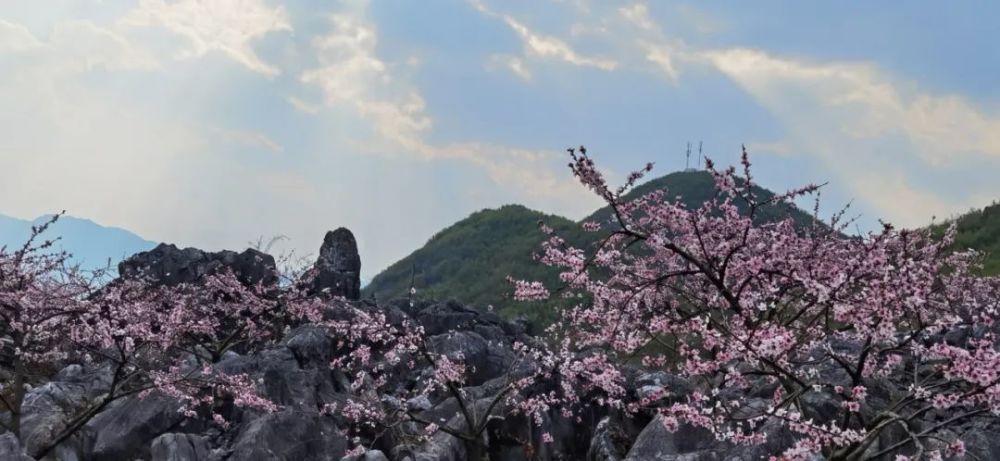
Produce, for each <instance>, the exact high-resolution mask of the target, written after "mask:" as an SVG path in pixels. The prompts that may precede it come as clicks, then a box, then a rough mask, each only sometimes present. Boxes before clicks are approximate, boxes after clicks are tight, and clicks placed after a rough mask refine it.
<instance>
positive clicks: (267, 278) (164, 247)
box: [118, 243, 278, 286]
mask: <svg viewBox="0 0 1000 461" xmlns="http://www.w3.org/2000/svg"><path fill="white" fill-rule="evenodd" d="M226 269H228V270H230V271H232V272H233V275H235V276H236V278H238V279H239V280H240V281H241V282H243V283H244V284H247V285H256V284H258V283H261V284H264V285H266V286H270V285H275V284H277V282H278V269H277V266H276V265H275V262H274V257H273V256H271V255H269V254H266V253H263V252H260V251H257V250H254V249H249V248H248V249H247V250H245V251H243V252H242V253H236V252H235V251H228V250H224V251H219V252H215V253H212V252H206V251H202V250H199V249H197V248H184V249H180V248H177V247H176V246H175V245H168V244H166V243H161V244H159V245H157V246H156V248H153V249H152V250H149V251H143V252H141V253H137V254H134V255H132V256H130V257H129V258H128V259H126V260H124V261H122V262H120V263H119V264H118V274H119V275H120V276H121V277H123V278H143V279H145V280H147V281H149V282H150V283H152V284H154V285H166V286H173V285H177V284H181V283H195V282H198V281H200V280H201V279H202V278H203V277H205V276H206V275H211V274H216V273H219V272H220V271H222V270H226Z"/></svg>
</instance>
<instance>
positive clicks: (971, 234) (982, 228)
mask: <svg viewBox="0 0 1000 461" xmlns="http://www.w3.org/2000/svg"><path fill="white" fill-rule="evenodd" d="M952 222H955V223H957V224H958V235H956V236H955V243H954V245H952V246H953V247H954V248H955V249H956V250H965V249H973V250H978V251H981V252H983V253H984V254H985V261H984V262H983V273H984V275H1000V203H993V204H992V205H990V206H988V207H986V208H983V209H981V210H973V211H970V212H968V213H966V214H964V215H961V216H959V217H957V218H954V219H951V220H948V221H945V222H944V223H941V224H938V225H935V226H934V229H935V230H936V231H937V232H939V233H943V232H944V229H945V228H946V227H947V226H948V225H950V224H951V223H952Z"/></svg>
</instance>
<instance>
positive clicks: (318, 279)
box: [305, 227, 361, 300]
mask: <svg viewBox="0 0 1000 461" xmlns="http://www.w3.org/2000/svg"><path fill="white" fill-rule="evenodd" d="M310 272H311V273H310V274H309V276H310V279H309V280H306V281H305V283H306V284H307V286H308V288H309V289H310V290H311V291H312V292H313V293H317V294H320V293H322V294H325V295H327V296H343V297H345V298H347V299H350V300H357V299H360V298H361V257H360V256H359V255H358V242H357V241H356V240H355V239H354V234H352V233H351V231H349V230H347V229H345V228H343V227H341V228H339V229H337V230H335V231H330V232H327V233H326V236H325V237H323V245H322V246H320V248H319V258H317V259H316V263H315V264H314V265H313V268H312V271H310Z"/></svg>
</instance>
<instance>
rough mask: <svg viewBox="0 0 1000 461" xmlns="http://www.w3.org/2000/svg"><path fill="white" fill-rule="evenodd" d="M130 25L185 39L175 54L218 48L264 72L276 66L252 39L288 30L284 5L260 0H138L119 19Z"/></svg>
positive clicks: (194, 54) (269, 73)
mask: <svg viewBox="0 0 1000 461" xmlns="http://www.w3.org/2000/svg"><path fill="white" fill-rule="evenodd" d="M121 23H122V24H125V25H129V26H134V27H157V26H159V27H163V28H165V29H167V30H169V31H170V32H172V33H174V34H177V35H180V36H182V37H184V38H186V39H187V41H188V45H189V46H188V48H186V49H184V50H182V51H181V52H180V54H179V55H178V57H179V58H181V59H185V58H195V57H201V56H204V55H206V54H208V53H209V52H212V51H218V52H221V53H223V54H225V55H226V56H228V57H229V58H230V59H233V60H234V61H236V62H238V63H240V64H242V65H243V66H246V67H247V68H248V69H250V70H252V71H254V72H259V73H262V74H264V75H267V76H274V75H278V74H279V73H280V70H279V69H278V68H277V67H275V66H273V65H271V64H268V63H266V62H264V61H263V60H262V59H261V58H260V57H259V56H257V53H256V52H255V51H254V49H253V42H254V41H256V40H258V39H260V38H262V37H264V36H265V35H267V34H269V33H272V32H279V31H290V30H292V26H291V23H290V22H289V17H288V13H287V12H286V11H285V9H284V7H280V6H279V7H275V8H270V7H268V6H266V5H264V4H263V3H262V2H261V1H260V0H212V1H201V0H178V1H173V2H167V1H166V0H141V2H140V3H139V6H138V8H136V9H135V10H133V11H131V12H130V13H129V14H127V15H126V16H125V17H124V18H122V20H121Z"/></svg>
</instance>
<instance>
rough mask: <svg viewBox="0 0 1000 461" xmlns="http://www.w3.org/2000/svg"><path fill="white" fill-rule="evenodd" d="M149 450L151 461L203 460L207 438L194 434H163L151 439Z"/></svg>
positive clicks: (206, 454)
mask: <svg viewBox="0 0 1000 461" xmlns="http://www.w3.org/2000/svg"><path fill="white" fill-rule="evenodd" d="M150 452H151V455H152V461H205V460H207V459H208V456H209V449H208V440H207V439H205V437H202V436H200V435H194V434H176V433H170V434H163V435H161V436H159V437H157V438H156V439H154V440H153V444H152V446H151V448H150Z"/></svg>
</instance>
